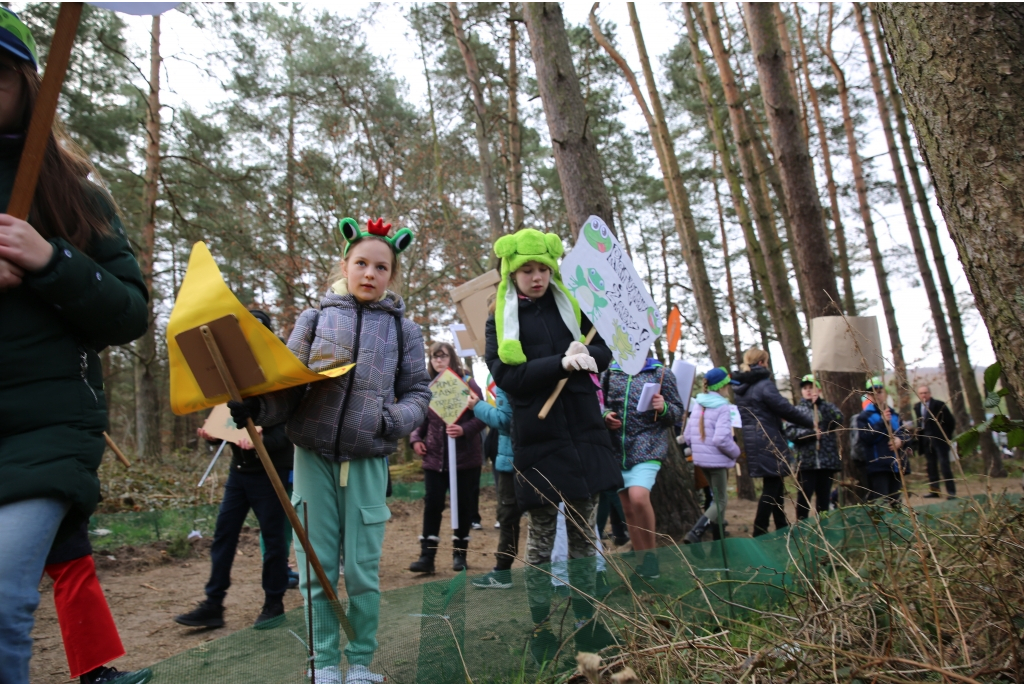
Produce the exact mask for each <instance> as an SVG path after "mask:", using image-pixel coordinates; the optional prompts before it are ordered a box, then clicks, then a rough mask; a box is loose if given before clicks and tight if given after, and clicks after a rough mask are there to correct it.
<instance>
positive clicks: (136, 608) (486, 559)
mask: <svg viewBox="0 0 1024 685" xmlns="http://www.w3.org/2000/svg"><path fill="white" fill-rule="evenodd" d="M916 466H917V464H915V467H916ZM921 466H922V467H923V464H921ZM117 469H120V470H119V471H118V470H117ZM1007 469H1008V470H1009V471H1010V474H1011V475H1010V477H1008V478H1000V479H989V480H987V481H986V480H985V479H983V478H981V477H980V476H976V475H968V476H967V477H966V479H958V489H959V492H960V494H961V495H972V494H982V493H985V492H986V491H990V492H992V493H1002V492H1004V491H1009V492H1020V488H1021V467H1020V465H1018V464H1016V463H1015V462H1014V461H1013V460H1008V461H1007ZM201 470H202V469H200V475H201ZM923 470H924V469H923V468H920V469H916V470H915V473H914V475H912V476H911V477H910V485H909V489H910V491H911V492H912V493H913V494H912V496H911V503H912V504H913V505H914V506H915V507H916V506H921V505H926V504H929V503H931V502H933V501H936V500H926V499H922V497H921V495H923V494H925V493H926V492H927V485H926V483H925V477H924V476H923ZM165 471H166V473H164V472H165ZM103 472H104V474H103V476H104V477H106V478H107V483H108V486H107V487H106V488H105V489H106V490H107V493H108V494H107V495H106V496H107V497H108V499H107V501H106V502H105V505H104V509H105V510H107V511H112V510H113V511H118V510H120V511H132V510H136V511H137V510H139V508H140V507H141V506H143V505H144V504H146V503H149V502H152V503H154V504H159V505H162V506H165V507H166V506H168V505H170V506H172V507H173V506H192V505H195V504H206V503H208V501H210V499H211V497H216V496H217V494H218V493H219V492H220V491H221V489H222V485H223V482H224V473H225V472H226V471H225V470H224V469H220V468H218V469H217V471H216V473H217V477H216V478H215V479H214V483H215V485H214V486H212V487H211V486H204V488H203V491H202V492H201V493H199V494H196V493H195V492H194V491H195V488H194V487H192V488H181V487H180V486H176V485H174V482H175V481H176V480H177V481H180V480H182V477H181V476H180V473H181V470H180V469H178V468H175V467H174V466H172V465H167V464H165V465H163V466H152V467H145V468H140V467H139V466H138V465H136V466H133V467H132V470H130V471H125V470H124V469H123V468H122V467H121V466H120V465H117V464H104V467H103ZM175 472H177V473H178V474H179V475H178V476H175V475H174V473H175ZM192 475H193V474H192V473H189V475H188V480H189V482H192ZM196 480H198V476H197V477H196ZM129 481H130V482H129ZM208 488H209V489H208ZM186 489H187V490H192V491H193V492H191V493H186V492H180V493H179V494H175V493H177V492H178V491H183V490H186ZM119 490H120V492H119V493H118V496H113V497H114V498H116V500H117V504H116V506H113V505H114V503H113V502H110V499H111V498H112V494H111V493H115V492H118V491H119ZM125 494H126V495H127V497H124V496H123V495H125ZM158 495H162V496H160V497H158ZM789 496H790V497H792V496H793V492H792V485H791V484H790V488H789ZM126 500H130V503H126ZM212 501H213V502H216V501H217V500H216V499H213V500H212ZM495 505H496V502H495V494H494V488H493V487H487V488H483V489H482V490H481V495H480V512H481V514H482V516H483V530H481V531H474V532H473V536H472V537H473V539H472V542H471V543H470V550H469V564H470V573H471V574H481V573H484V572H486V571H488V570H489V569H490V568H491V566H492V565H493V562H494V558H493V556H492V555H493V553H494V550H495V548H496V546H497V541H498V530H497V529H495V528H494V527H493V526H494V511H495ZM389 506H390V507H391V510H392V519H391V521H389V522H388V524H387V533H386V536H385V540H384V553H383V555H382V558H381V589H382V590H385V591H386V590H391V589H395V588H400V587H406V586H409V585H413V584H417V583H424V582H430V581H434V580H442V579H446V578H451V577H454V576H455V573H454V572H453V571H452V569H451V564H450V559H451V555H450V553H449V548H450V542H449V541H448V540H447V539H442V542H441V549H440V551H439V553H438V557H437V560H438V573H437V574H436V575H433V576H421V575H414V574H411V573H409V571H408V570H407V567H408V565H409V563H410V562H411V561H413V560H414V559H415V558H416V557H417V555H418V552H419V549H418V541H417V536H418V535H419V533H420V527H421V525H422V514H423V504H422V501H420V500H417V501H403V500H391V501H389ZM755 509H756V503H755V502H749V501H744V500H739V499H737V498H736V496H735V479H730V501H729V507H728V515H727V518H728V522H729V532H730V535H733V536H737V537H748V536H749V535H750V531H751V523H752V521H753V518H754V512H755ZM787 514H788V516H789V517H790V519H793V518H795V507H794V503H793V501H792V499H789V500H787ZM449 526H450V522H449V518H448V510H447V509H446V510H445V516H444V521H443V522H442V530H447V529H448V527H449ZM524 528H525V527H524ZM521 544H525V531H524V533H523V537H522V539H521ZM168 545H169V543H168V542H167V541H160V542H155V543H152V544H148V545H140V546H135V547H121V548H117V549H103V550H99V551H97V552H96V553H95V554H94V557H95V560H96V566H97V573H98V575H99V578H100V582H101V584H102V585H103V588H104V591H105V593H106V595H107V601H108V603H109V604H110V608H111V611H112V613H113V615H114V619H115V621H116V622H117V626H118V629H119V630H120V633H121V640H122V641H123V643H124V646H125V649H126V651H127V654H126V655H125V656H124V657H122V658H121V659H118V660H117V661H115V662H113V665H114V666H116V667H117V668H119V669H122V670H131V669H136V668H142V667H144V666H149V665H151V664H153V663H155V662H157V661H160V660H162V659H166V658H168V657H170V656H173V655H175V654H178V653H180V652H183V651H185V650H188V649H191V648H194V647H197V646H200V645H202V644H203V643H205V642H209V641H211V640H216V639H218V638H221V637H225V636H227V635H229V634H231V633H233V632H235V631H237V630H240V629H243V628H246V627H248V626H249V625H251V623H252V621H253V620H254V619H255V618H256V615H257V614H258V613H259V609H260V606H261V605H262V600H263V596H262V594H263V593H262V589H261V587H260V577H261V564H260V558H259V541H258V531H257V530H253V529H249V528H247V529H246V530H245V531H244V532H243V534H242V538H241V541H240V544H239V548H238V554H237V555H236V558H235V563H234V567H233V569H232V581H233V584H232V588H231V590H230V591H229V593H228V596H227V599H226V601H225V606H226V612H225V621H226V624H227V625H226V626H225V627H224V628H221V629H217V630H203V629H193V628H186V627H184V626H180V625H178V624H176V623H174V621H173V618H174V616H175V615H177V614H180V613H183V612H185V611H188V610H189V609H190V608H192V607H193V606H194V605H195V603H196V602H198V601H200V600H201V599H202V598H203V586H204V584H205V583H206V580H207V577H208V574H209V546H210V538H209V537H205V538H203V539H201V540H197V541H195V542H193V543H192V547H191V550H189V551H188V552H187V555H186V556H185V557H177V558H176V557H175V556H172V555H171V554H169V553H168V549H167V548H168ZM628 549H629V545H628V544H627V545H626V546H625V547H623V548H620V549H619V550H618V551H626V550H628ZM293 559H294V556H293ZM41 592H42V599H41V601H40V605H39V609H38V610H37V612H36V625H35V629H34V631H33V637H34V639H35V647H34V651H33V658H32V663H31V680H32V682H50V683H53V682H71V681H70V680H69V677H68V676H69V674H68V670H67V661H66V658H65V655H64V648H63V644H62V641H61V636H60V629H59V626H58V623H57V619H56V613H55V610H54V605H53V592H52V583H51V581H50V580H49V578H44V579H43V582H42V584H41ZM301 604H302V599H301V597H300V595H299V593H298V592H297V591H289V592H288V593H287V594H286V596H285V608H286V609H292V608H294V607H297V606H300V605H301Z"/></svg>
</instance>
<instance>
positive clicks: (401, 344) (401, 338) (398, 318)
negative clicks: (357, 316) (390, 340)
mask: <svg viewBox="0 0 1024 685" xmlns="http://www.w3.org/2000/svg"><path fill="white" fill-rule="evenodd" d="M392 316H394V317H395V339H396V340H397V341H398V364H397V365H396V366H395V384H396V385H397V384H398V377H399V376H401V375H402V358H403V357H404V356H405V331H403V330H402V315H401V314H399V313H398V312H394V313H392ZM396 397H397V393H396Z"/></svg>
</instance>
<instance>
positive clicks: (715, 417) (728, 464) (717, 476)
mask: <svg viewBox="0 0 1024 685" xmlns="http://www.w3.org/2000/svg"><path fill="white" fill-rule="evenodd" d="M731 382H732V379H731V378H730V377H729V373H728V372H727V371H726V370H725V369H723V368H721V367H719V368H715V369H711V370H710V371H708V372H707V373H706V374H705V375H704V392H702V393H700V394H699V395H697V397H696V399H695V402H696V404H695V405H694V406H693V409H692V410H691V413H690V418H689V420H688V421H687V422H686V428H685V429H684V430H683V436H684V437H685V439H686V442H687V444H689V445H690V450H691V451H692V453H693V463H694V464H695V465H696V466H699V467H700V468H701V470H703V471H704V474H705V475H706V476H707V478H708V481H709V482H710V483H711V490H712V492H713V493H714V500H713V501H712V502H711V506H709V507H708V508H707V511H705V512H704V515H703V516H701V517H700V519H698V520H697V523H696V524H695V525H694V526H693V529H692V530H691V531H690V532H689V533H687V534H686V537H685V538H684V539H683V542H684V543H686V544H694V543H698V542H700V539H701V536H702V535H703V534H704V531H705V530H707V528H708V526H709V525H711V524H712V523H714V524H715V528H716V529H718V530H720V528H718V526H719V523H721V524H723V525H724V523H725V505H726V501H727V495H726V489H725V488H726V485H727V483H728V482H729V469H731V468H732V467H733V466H735V465H736V459H738V458H739V456H740V447H739V445H737V444H736V441H735V440H734V439H733V437H732V415H731V412H730V409H729V408H730V407H731V406H732V405H730V404H729V400H727V399H725V398H724V397H722V395H721V394H719V392H718V391H719V390H721V389H722V388H724V387H725V386H727V385H728V384H729V383H731Z"/></svg>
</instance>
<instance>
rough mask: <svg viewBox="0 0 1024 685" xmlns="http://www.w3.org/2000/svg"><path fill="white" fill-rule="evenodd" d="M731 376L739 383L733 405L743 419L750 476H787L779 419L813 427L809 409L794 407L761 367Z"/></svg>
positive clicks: (785, 452)
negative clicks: (734, 404)
mask: <svg viewBox="0 0 1024 685" xmlns="http://www.w3.org/2000/svg"><path fill="white" fill-rule="evenodd" d="M730 375H731V376H732V379H733V380H734V381H736V382H737V383H739V385H738V386H737V387H736V388H735V392H736V406H737V407H739V408H740V419H741V420H742V421H743V445H744V447H745V448H746V452H747V463H748V464H749V465H750V475H751V477H752V478H765V477H778V476H785V475H788V474H789V473H790V468H789V461H788V456H789V444H788V443H787V442H786V438H785V437H784V436H783V434H782V421H783V420H786V421H789V422H790V423H794V424H796V425H798V426H803V427H804V428H813V427H814V420H813V418H812V417H811V414H810V412H808V411H805V410H804V409H800V408H799V407H795V406H793V405H792V404H790V403H789V402H788V401H787V400H786V399H785V398H784V397H783V396H782V395H781V394H779V389H778V388H777V387H775V381H773V380H772V379H771V372H770V371H768V369H766V368H765V367H763V366H755V367H754V368H752V369H751V370H750V371H736V372H734V373H732V374H730Z"/></svg>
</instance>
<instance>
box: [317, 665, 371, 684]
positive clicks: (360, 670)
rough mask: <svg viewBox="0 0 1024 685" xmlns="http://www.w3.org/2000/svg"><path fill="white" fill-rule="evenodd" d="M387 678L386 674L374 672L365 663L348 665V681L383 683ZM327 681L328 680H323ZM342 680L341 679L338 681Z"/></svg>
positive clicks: (346, 680)
mask: <svg viewBox="0 0 1024 685" xmlns="http://www.w3.org/2000/svg"><path fill="white" fill-rule="evenodd" d="M384 680H385V678H384V676H382V675H381V674H380V673H374V672H373V671H371V670H370V669H369V668H367V667H366V666H364V665H363V664H353V665H351V666H349V667H348V672H347V673H346V674H345V682H346V683H374V684H376V683H383V682H384ZM323 682H327V681H323ZM336 682H340V681H336Z"/></svg>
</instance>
